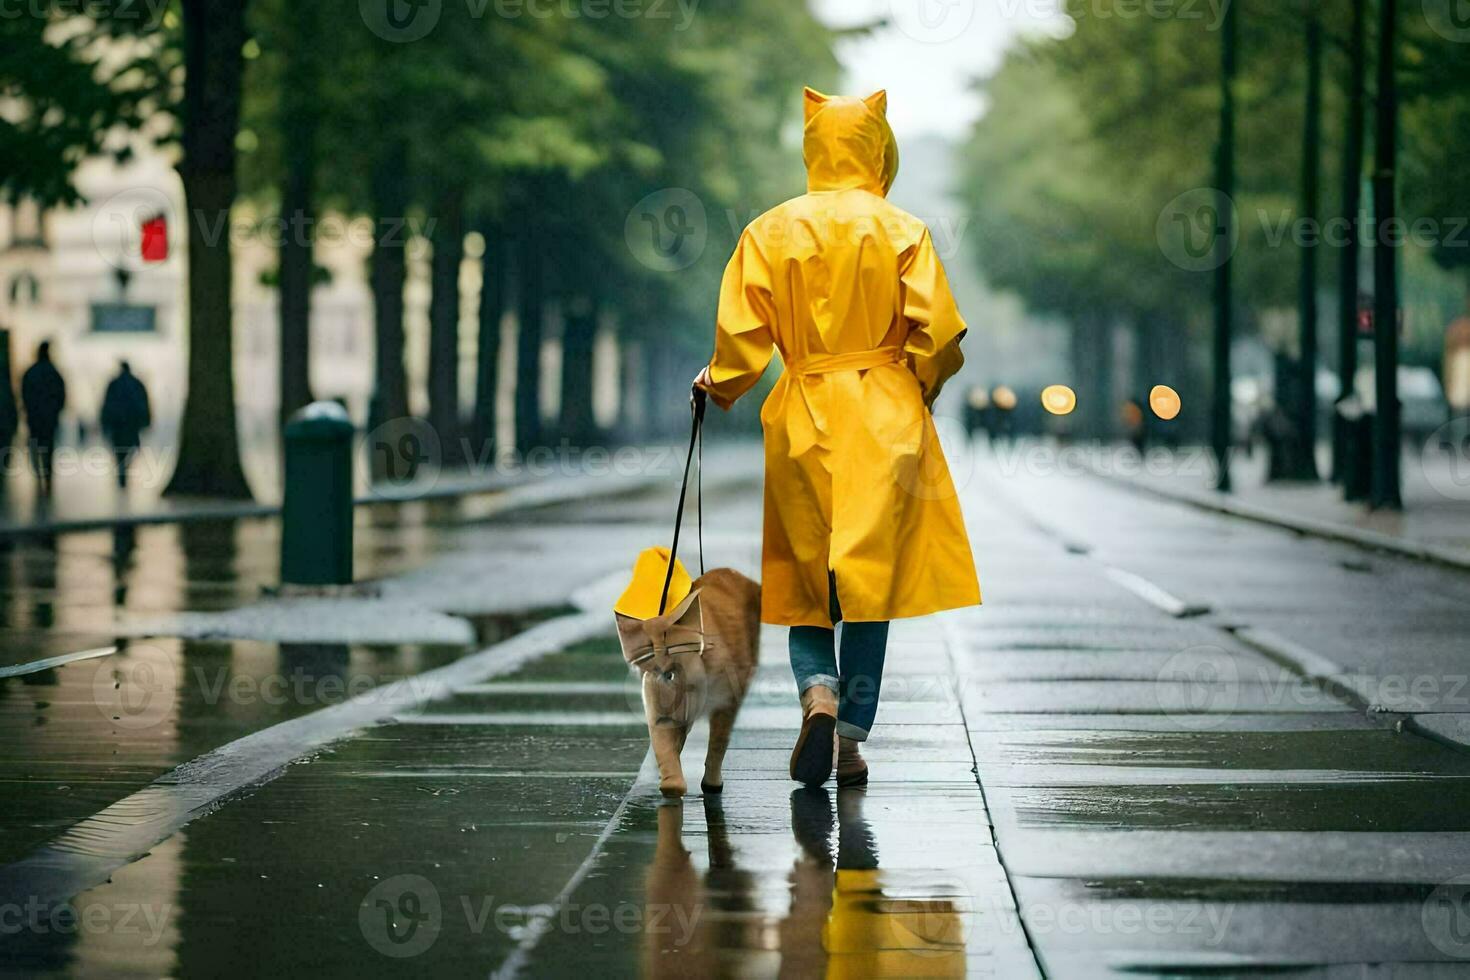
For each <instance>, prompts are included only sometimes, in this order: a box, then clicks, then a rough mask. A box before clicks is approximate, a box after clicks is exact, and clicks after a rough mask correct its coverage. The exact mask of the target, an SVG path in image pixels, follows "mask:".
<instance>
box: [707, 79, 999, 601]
mask: <svg viewBox="0 0 1470 980" xmlns="http://www.w3.org/2000/svg"><path fill="white" fill-rule="evenodd" d="M805 108H806V112H805V115H806V126H805V137H804V156H805V159H806V167H807V193H806V194H804V195H803V196H801V197H798V198H795V199H793V200H790V201H787V202H786V203H785V204H782V205H780V206H778V207H776V208H773V209H772V210H770V211H768V212H766V213H765V214H764V215H762V216H761V217H759V218H757V219H756V220H755V221H754V222H752V223H751V225H750V226H749V227H748V228H746V229H745V231H744V233H743V234H742V235H741V236H740V242H739V244H738V245H737V246H736V248H735V254H734V256H733V257H731V259H730V264H729V266H728V267H727V268H726V269H725V277H724V282H723V284H722V286H721V289H720V306H719V314H718V324H717V329H716V337H715V353H714V357H713V358H712V359H711V361H710V366H709V383H708V385H707V390H708V391H709V394H710V397H711V398H712V399H713V400H714V401H715V403H716V404H718V405H720V406H721V407H722V408H729V407H730V405H731V404H733V403H734V401H735V400H736V399H737V398H739V397H740V396H741V395H743V394H745V392H747V391H749V390H750V388H751V387H752V386H754V384H755V383H756V381H757V380H758V379H759V378H760V376H761V374H762V373H763V372H764V371H765V369H766V366H767V365H768V364H769V363H770V360H771V357H772V354H773V353H774V352H775V351H778V350H779V351H780V352H781V359H782V361H783V362H784V363H785V373H784V374H783V375H782V377H781V379H780V381H778V382H777V384H776V387H775V389H774V390H772V392H771V395H770V397H769V398H767V399H766V402H765V405H764V406H763V408H762V409H761V424H762V427H763V428H764V429H765V444H766V481H765V534H764V549H763V556H762V577H763V581H762V583H761V606H762V608H761V619H762V620H763V621H765V622H767V623H774V624H777V625H784V626H831V625H832V621H831V618H830V615H829V611H828V610H829V606H828V595H827V590H828V571H829V570H830V571H831V572H832V573H833V575H834V577H835V581H836V583H837V595H838V599H839V602H840V604H841V607H842V615H843V618H845V619H847V620H850V621H853V622H874V621H879V620H887V619H899V618H903V617H906V616H923V615H926V614H928V613H932V612H937V611H939V610H941V609H953V608H956V607H959V606H969V605H974V604H976V603H978V602H979V601H980V586H979V583H978V582H977V581H976V578H975V565H974V560H973V558H972V557H971V554H970V543H969V539H968V538H967V537H966V535H965V525H964V521H963V519H962V518H961V516H960V508H959V503H958V501H957V500H956V499H955V490H954V484H953V482H952V481H951V479H950V475H949V469H948V467H947V465H946V464H945V460H944V456H943V454H942V452H941V451H940V448H939V442H938V439H937V437H936V434H935V431H934V421H933V418H932V417H931V416H930V414H929V409H928V406H929V405H930V404H932V403H933V400H934V397H935V396H936V395H937V394H938V393H939V388H940V386H941V385H943V384H944V382H945V381H946V380H948V378H949V377H950V376H951V375H953V374H954V373H955V372H956V371H957V370H959V367H960V365H961V364H962V363H963V359H962V358H961V356H960V354H959V346H958V341H959V339H960V337H961V336H962V335H963V334H964V332H965V322H964V320H963V319H961V317H960V314H959V311H958V310H957V309H956V308H955V302H954V297H953V296H951V295H950V291H949V283H948V281H947V280H946V278H945V275H944V268H943V266H942V265H941V264H940V261H939V256H938V255H937V254H936V252H935V249H934V243H933V242H932V241H931V240H930V237H929V231H928V229H927V228H925V227H924V223H923V222H922V221H919V220H918V219H917V218H914V217H913V216H911V215H909V214H907V213H905V212H904V211H901V210H899V209H898V208H897V207H895V206H894V205H892V204H890V203H888V201H887V200H886V199H885V195H887V193H888V190H889V188H890V187H891V186H892V184H893V178H894V177H895V176H896V175H897V172H898V149H897V146H896V144H895V142H894V139H893V131H892V130H891V129H890V128H889V126H888V121H887V119H886V117H885V111H886V108H887V97H886V95H885V94H884V93H882V92H878V93H877V94H875V95H872V96H869V97H868V98H866V99H855V98H839V97H831V96H825V95H822V94H821V93H818V92H814V91H812V90H811V89H807V90H806V96H805Z"/></svg>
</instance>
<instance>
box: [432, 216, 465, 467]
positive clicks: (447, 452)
mask: <svg viewBox="0 0 1470 980" xmlns="http://www.w3.org/2000/svg"><path fill="white" fill-rule="evenodd" d="M437 210H438V212H439V215H438V217H439V220H438V221H437V222H436V223H435V225H434V229H433V232H432V233H431V236H430V240H431V242H432V244H433V249H434V256H433V260H432V262H431V265H430V280H431V285H432V294H431V296H430V299H429V424H430V425H431V426H433V428H434V431H435V432H436V433H437V434H438V436H439V444H440V446H441V447H442V448H443V452H444V461H445V462H446V463H448V464H451V465H452V464H455V463H459V462H463V460H464V452H463V447H462V446H461V444H460V438H459V428H460V426H459V268H460V265H461V263H463V261H464V194H463V193H462V192H461V191H460V190H459V189H457V188H456V189H453V190H450V191H448V192H446V193H445V194H444V195H443V196H442V197H441V198H440V200H439V207H438V209H437Z"/></svg>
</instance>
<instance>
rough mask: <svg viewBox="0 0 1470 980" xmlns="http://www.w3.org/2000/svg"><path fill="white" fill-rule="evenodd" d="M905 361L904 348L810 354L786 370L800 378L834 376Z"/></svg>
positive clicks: (794, 362)
mask: <svg viewBox="0 0 1470 980" xmlns="http://www.w3.org/2000/svg"><path fill="white" fill-rule="evenodd" d="M901 360H903V348H902V347H879V348H877V349H875V350H859V351H852V352H851V353H848V354H810V355H808V356H806V357H803V358H799V359H797V360H795V361H792V362H791V363H790V364H788V365H787V366H786V370H788V371H790V372H791V373H792V374H794V375H796V376H798V377H809V376H811V375H816V374H833V373H835V372H837V371H866V370H867V369H868V368H875V367H882V366H883V365H885V364H897V363H898V362H899V361H901Z"/></svg>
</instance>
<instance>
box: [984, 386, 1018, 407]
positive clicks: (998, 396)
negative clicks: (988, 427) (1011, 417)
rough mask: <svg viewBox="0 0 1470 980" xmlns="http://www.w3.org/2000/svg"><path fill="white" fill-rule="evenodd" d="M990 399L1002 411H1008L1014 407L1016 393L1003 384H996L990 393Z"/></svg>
mask: <svg viewBox="0 0 1470 980" xmlns="http://www.w3.org/2000/svg"><path fill="white" fill-rule="evenodd" d="M990 400H991V401H992V402H994V403H995V407H996V408H998V409H1000V410H1001V411H1003V412H1009V411H1010V410H1011V409H1013V408H1015V407H1016V393H1015V392H1014V391H1012V390H1011V389H1010V388H1008V387H1007V386H1005V385H997V386H996V388H995V390H994V391H992V392H991V393H990Z"/></svg>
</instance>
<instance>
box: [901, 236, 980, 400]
mask: <svg viewBox="0 0 1470 980" xmlns="http://www.w3.org/2000/svg"><path fill="white" fill-rule="evenodd" d="M899 281H900V287H901V288H900V300H901V302H902V303H903V316H904V319H905V320H907V321H908V324H909V333H908V337H907V339H906V340H905V341H904V354H905V355H906V357H907V359H908V363H909V367H910V369H911V370H912V371H913V372H914V376H915V377H917V378H918V379H919V385H920V386H921V387H922V388H923V389H924V402H925V404H928V405H933V404H934V399H935V398H938V397H939V391H940V389H941V388H943V387H944V383H945V382H946V381H948V380H949V379H950V378H952V377H954V375H955V374H956V373H957V372H958V371H959V369H960V368H961V367H962V366H963V365H964V363H965V357H964V355H963V354H961V353H960V340H961V339H962V338H963V337H964V336H965V331H966V330H967V329H968V328H967V327H966V326H965V321H964V319H963V318H962V317H961V316H960V311H959V308H958V307H956V306H955V301H954V295H953V294H952V293H950V291H949V279H948V277H947V276H945V274H944V266H943V264H941V263H940V261H939V254H938V253H937V252H936V251H935V249H934V241H933V239H932V238H930V236H929V232H928V230H927V229H925V231H924V234H923V235H922V236H921V237H920V239H919V241H918V243H917V244H916V245H915V246H914V247H913V248H912V249H910V250H908V252H906V253H905V254H904V255H903V256H901V257H900V267H899Z"/></svg>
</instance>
